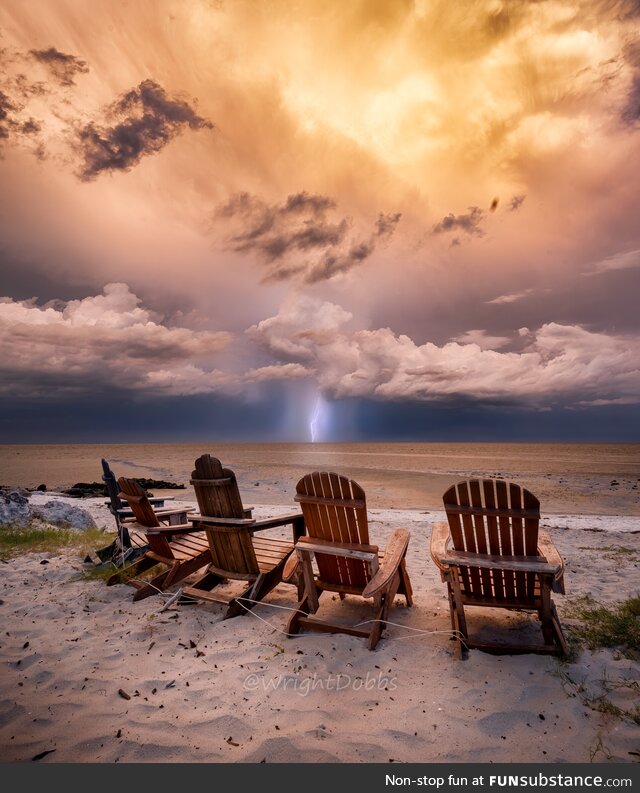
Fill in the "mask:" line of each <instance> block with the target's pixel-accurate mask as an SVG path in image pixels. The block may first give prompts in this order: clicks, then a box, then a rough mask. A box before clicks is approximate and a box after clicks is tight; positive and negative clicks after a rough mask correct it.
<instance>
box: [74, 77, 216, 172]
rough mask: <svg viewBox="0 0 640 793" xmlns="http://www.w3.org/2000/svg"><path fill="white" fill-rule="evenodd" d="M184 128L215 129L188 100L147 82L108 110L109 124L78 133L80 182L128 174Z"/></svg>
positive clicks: (149, 81) (86, 128) (92, 124)
mask: <svg viewBox="0 0 640 793" xmlns="http://www.w3.org/2000/svg"><path fill="white" fill-rule="evenodd" d="M185 127H186V128H189V129H192V130H199V129H212V128H213V124H212V123H211V121H208V120H207V119H205V118H202V117H201V116H199V115H198V114H197V113H196V112H195V110H194V109H193V108H192V107H191V105H190V104H189V103H188V102H187V101H186V100H184V99H180V98H178V97H171V96H169V95H168V94H167V92H166V91H165V90H164V88H162V86H161V85H159V84H158V83H156V82H154V81H153V80H144V81H143V82H141V83H140V84H139V85H138V86H137V87H136V88H133V89H131V90H130V91H127V92H126V93H125V94H123V95H122V96H121V97H120V98H119V99H118V100H117V101H116V102H114V103H113V104H112V105H111V106H110V107H109V108H108V109H107V111H106V123H103V124H100V123H96V122H90V123H89V124H86V125H85V126H84V127H82V128H80V129H79V130H78V133H77V138H78V142H79V144H80V148H81V151H82V158H83V163H82V167H81V169H80V173H79V175H80V179H81V180H82V181H84V182H88V181H91V180H92V179H95V178H96V177H97V176H99V175H100V174H101V173H103V172H109V171H128V170H130V169H131V168H133V167H134V166H135V165H137V164H138V163H139V162H140V160H141V159H142V157H145V156H147V155H150V154H156V153H157V152H159V151H161V150H162V149H163V148H164V147H165V146H166V145H167V144H168V143H169V142H170V141H171V140H173V138H175V137H176V135H179V134H180V132H182V131H183V129H184V128H185Z"/></svg>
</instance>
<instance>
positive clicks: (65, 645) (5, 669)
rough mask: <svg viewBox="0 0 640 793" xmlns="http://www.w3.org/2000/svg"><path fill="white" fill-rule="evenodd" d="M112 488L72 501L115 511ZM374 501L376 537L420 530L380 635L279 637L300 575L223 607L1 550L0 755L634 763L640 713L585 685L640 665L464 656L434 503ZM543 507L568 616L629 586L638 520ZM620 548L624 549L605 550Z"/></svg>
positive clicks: (629, 682)
mask: <svg viewBox="0 0 640 793" xmlns="http://www.w3.org/2000/svg"><path fill="white" fill-rule="evenodd" d="M39 497H40V498H46V499H51V498H52V495H51V494H50V493H47V494H43V495H42V496H35V498H39ZM103 501H104V500H103V499H85V500H83V501H82V502H78V501H75V502H74V503H75V504H77V505H79V506H83V507H85V508H87V507H88V508H90V509H91V511H92V512H93V514H94V516H95V518H96V521H97V522H98V524H99V525H103V526H107V527H108V528H110V529H112V528H113V525H112V520H113V519H112V518H111V516H110V515H109V514H108V512H107V511H106V508H105V507H104V505H103ZM176 503H177V504H178V503H181V502H180V501H179V499H176ZM282 511H283V508H282V507H281V506H280V507H273V508H269V507H264V506H263V507H260V508H257V509H256V513H257V515H258V517H260V516H263V515H273V514H278V513H281V512H282ZM285 511H286V510H285ZM369 515H370V521H371V530H370V531H371V539H372V542H377V543H378V544H379V545H381V546H383V545H384V543H385V540H386V538H387V537H388V535H389V532H390V531H391V529H392V528H394V527H396V526H406V527H407V528H409V529H410V531H411V543H410V546H409V553H408V558H407V562H408V569H409V574H410V577H411V580H412V584H413V588H414V596H415V605H414V606H413V608H411V609H407V608H405V607H404V605H403V600H402V598H400V597H399V598H397V600H396V604H397V607H396V608H394V609H393V611H392V614H391V619H392V620H393V621H394V623H397V624H394V625H391V626H389V627H388V628H387V629H386V631H385V633H384V636H383V639H382V640H381V641H380V643H379V645H378V648H377V649H376V650H375V651H374V652H370V651H368V650H367V649H366V645H365V642H364V640H362V639H359V638H355V637H349V636H346V635H328V634H320V633H313V634H302V635H300V636H298V637H295V638H287V636H286V635H285V634H284V632H283V631H284V626H285V623H286V620H287V616H288V613H289V611H288V610H289V609H292V608H293V607H294V606H295V589H294V588H293V587H291V586H286V585H280V586H279V587H278V588H277V589H276V590H274V592H273V593H272V594H271V595H270V596H269V597H268V598H267V599H266V601H265V602H264V603H262V604H260V605H258V606H257V607H256V609H255V611H254V613H253V614H250V615H247V616H244V617H238V618H235V619H231V620H226V621H222V620H221V619H220V616H221V613H222V607H221V606H219V605H215V604H204V603H200V604H198V605H192V606H185V605H180V606H172V607H170V608H169V609H167V610H166V611H161V609H162V606H163V604H164V603H165V597H164V596H160V595H159V596H156V597H152V598H148V599H146V600H144V601H141V602H139V603H133V602H132V594H133V590H132V588H130V587H129V586H127V585H117V586H113V587H107V586H106V585H105V584H104V583H103V582H101V581H86V580H82V578H81V576H82V572H83V569H84V565H83V562H82V559H80V558H78V557H77V554H76V555H75V556H74V555H73V554H71V553H69V552H64V553H60V554H58V553H55V554H48V553H47V554H29V555H26V556H21V557H19V558H16V559H13V560H11V561H9V562H8V563H6V564H2V565H0V572H1V573H2V577H1V580H0V599H1V603H0V616H1V619H2V640H1V641H0V661H1V664H2V675H1V676H0V761H4V762H16V761H18V762H19V761H30V760H31V759H32V758H33V757H34V756H36V755H38V754H40V753H42V752H47V751H50V752H51V750H55V751H52V752H51V753H50V754H47V755H46V756H45V757H43V758H42V759H41V760H40V762H73V763H81V762H181V763H185V762H186V763H189V762H250V763H253V762H260V761H263V760H264V761H266V762H268V763H273V762H336V761H338V762H387V761H390V760H393V761H395V762H400V763H402V762H425V763H438V762H447V763H451V762H486V763H489V762H494V763H500V762H515V761H521V762H536V763H539V762H543V763H546V762H548V763H551V762H589V761H590V760H594V761H596V762H623V763H624V762H638V760H639V759H640V755H639V752H640V741H639V740H638V734H639V732H640V731H639V729H638V725H637V724H635V723H633V722H632V721H631V720H629V719H625V718H621V717H619V716H615V715H612V714H611V713H602V712H599V711H598V710H596V709H594V703H595V702H596V700H597V698H598V697H599V696H600V695H603V694H606V701H608V702H610V703H613V704H614V705H616V706H617V707H619V708H622V709H624V710H630V709H632V708H634V707H637V706H638V705H639V704H640V696H639V692H638V688H637V681H638V679H640V664H638V663H637V662H633V661H629V660H626V659H624V658H621V657H619V656H618V654H616V653H614V652H613V651H600V652H596V653H591V652H589V651H587V650H585V651H583V652H582V653H581V655H580V657H579V658H578V660H577V661H576V662H574V663H565V664H563V663H561V662H559V661H558V660H557V659H555V658H553V657H549V656H536V655H522V656H501V657H499V656H492V655H488V654H485V653H482V652H479V651H471V653H470V655H469V658H468V659H467V660H466V661H456V660H454V658H453V657H452V647H453V644H452V642H450V640H449V613H448V605H447V599H446V593H445V586H444V584H442V583H441V581H440V577H439V573H438V571H437V569H436V567H435V565H434V564H433V563H432V562H431V560H430V557H429V535H430V522H431V521H433V520H437V519H440V518H441V514H439V513H436V512H430V513H425V512H418V511H399V510H380V509H370V510H369ZM543 523H544V525H545V526H546V527H547V528H548V529H549V531H550V533H551V535H552V538H553V539H554V541H555V542H556V544H557V546H558V548H559V550H560V552H561V554H562V555H563V557H564V558H565V560H566V565H567V571H566V590H567V596H566V597H563V596H561V595H555V596H554V598H555V601H556V603H557V605H558V608H559V611H560V615H561V617H562V610H563V604H564V603H565V602H566V601H567V599H568V598H570V597H574V596H577V595H584V594H586V593H591V594H592V595H593V596H594V597H595V598H597V599H599V600H602V601H604V602H607V603H613V602H615V601H617V600H619V599H621V598H624V597H627V596H629V595H632V594H637V593H638V588H639V582H640V576H639V575H638V567H639V564H640V562H639V559H640V533H638V532H639V530H640V519H638V518H633V519H631V518H627V519H624V518H608V517H607V516H602V515H600V516H595V517H593V518H590V517H589V516H581V517H580V518H574V517H572V516H569V515H567V516H563V517H562V518H560V517H558V518H557V519H555V518H554V519H553V520H551V519H549V518H548V519H547V520H545V521H544V522H543ZM554 524H555V525H554ZM634 532H635V533H634ZM280 536H282V534H280ZM106 539H109V538H106ZM105 544H106V542H105ZM620 546H622V547H624V548H628V549H630V551H629V552H628V553H626V552H623V553H622V554H615V553H613V551H612V549H613V548H615V547H620ZM45 562H46V563H45ZM325 597H328V596H325ZM327 604H328V608H329V610H331V609H337V611H336V614H339V615H340V616H346V615H347V614H348V615H349V616H350V617H351V618H352V619H354V620H356V619H363V620H364V619H367V618H368V616H370V613H371V612H370V611H369V609H368V608H367V607H366V606H365V607H363V606H362V605H361V604H360V603H359V602H358V601H356V600H355V599H347V601H345V602H343V603H340V602H339V601H334V602H332V601H331V600H330V599H328V600H327ZM325 613H326V612H325ZM475 614H476V615H478V612H477V611H476V612H475ZM502 622H503V617H502V616H500V617H499V618H498V622H497V623H495V622H494V623H492V624H493V625H496V624H500V623H502ZM563 622H564V624H565V627H566V628H567V626H568V625H569V624H570V621H569V620H567V619H564V620H563ZM475 624H477V623H476V622H475V621H474V617H473V613H472V614H471V626H473V625H475ZM567 632H568V628H567ZM634 681H635V684H634ZM609 689H611V690H609ZM120 690H122V691H123V692H125V693H126V694H127V695H128V696H129V697H130V698H124V697H123V696H121V695H120V694H119V691H120ZM590 703H591V704H590Z"/></svg>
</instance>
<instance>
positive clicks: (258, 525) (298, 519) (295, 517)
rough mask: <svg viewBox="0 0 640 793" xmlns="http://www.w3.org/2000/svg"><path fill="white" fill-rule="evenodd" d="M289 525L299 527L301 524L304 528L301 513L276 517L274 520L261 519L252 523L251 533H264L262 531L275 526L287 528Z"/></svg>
mask: <svg viewBox="0 0 640 793" xmlns="http://www.w3.org/2000/svg"><path fill="white" fill-rule="evenodd" d="M290 523H292V524H298V525H299V526H300V524H301V525H302V527H304V516H303V515H302V512H292V513H290V514H289V515H278V516H276V517H274V518H261V519H260V520H256V521H254V523H253V526H252V527H251V531H264V529H273V528H275V527H276V526H288V525H289V524H290ZM302 533H304V532H302Z"/></svg>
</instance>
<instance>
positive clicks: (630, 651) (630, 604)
mask: <svg viewBox="0 0 640 793" xmlns="http://www.w3.org/2000/svg"><path fill="white" fill-rule="evenodd" d="M564 613H565V615H566V616H567V617H570V618H572V619H575V620H578V621H579V623H578V624H576V625H572V626H571V628H570V630H571V633H572V635H573V636H574V637H575V638H576V639H577V640H578V642H580V643H581V644H583V645H586V646H587V647H588V648H589V649H590V650H598V649H601V648H604V647H609V648H614V649H616V650H617V651H618V652H619V653H620V654H621V655H623V656H624V657H625V658H631V659H635V660H637V659H640V595H634V596H632V597H629V598H627V599H626V600H622V601H620V602H618V603H612V604H608V605H605V604H603V603H598V602H597V601H596V600H594V599H593V598H592V597H591V596H590V595H586V596H585V597H581V598H576V599H574V600H572V601H570V602H569V603H567V604H566V605H565V608H564Z"/></svg>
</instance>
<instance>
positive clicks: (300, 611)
mask: <svg viewBox="0 0 640 793" xmlns="http://www.w3.org/2000/svg"><path fill="white" fill-rule="evenodd" d="M314 587H315V584H314ZM321 595H322V591H318V589H317V587H316V596H315V603H313V604H312V603H311V602H310V601H311V599H310V598H309V596H308V595H306V594H305V596H304V597H303V598H302V600H300V601H299V603H298V605H297V606H296V610H295V611H294V612H293V614H292V615H291V617H290V618H289V622H288V623H287V635H288V636H295V635H296V634H297V633H300V620H301V619H302V618H303V617H306V616H307V615H308V614H314V613H315V612H316V611H317V610H318V605H319V598H320V596H321ZM314 605H315V608H313V606H314Z"/></svg>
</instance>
